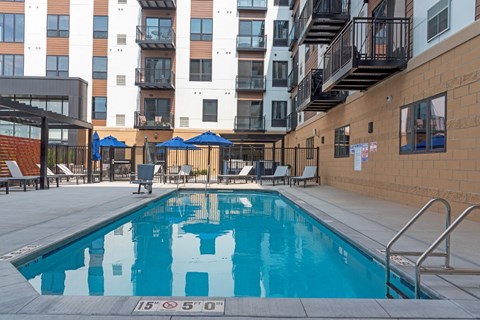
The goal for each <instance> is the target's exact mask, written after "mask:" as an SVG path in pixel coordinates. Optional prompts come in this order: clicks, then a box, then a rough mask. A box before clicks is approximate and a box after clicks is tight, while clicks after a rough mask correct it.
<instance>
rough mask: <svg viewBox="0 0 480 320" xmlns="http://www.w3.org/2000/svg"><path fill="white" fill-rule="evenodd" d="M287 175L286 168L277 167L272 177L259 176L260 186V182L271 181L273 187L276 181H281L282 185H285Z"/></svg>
mask: <svg viewBox="0 0 480 320" xmlns="http://www.w3.org/2000/svg"><path fill="white" fill-rule="evenodd" d="M287 174H288V166H278V167H277V168H276V169H275V172H274V173H273V175H265V176H260V184H262V180H272V182H273V185H275V181H276V180H283V184H285V180H286V179H287Z"/></svg>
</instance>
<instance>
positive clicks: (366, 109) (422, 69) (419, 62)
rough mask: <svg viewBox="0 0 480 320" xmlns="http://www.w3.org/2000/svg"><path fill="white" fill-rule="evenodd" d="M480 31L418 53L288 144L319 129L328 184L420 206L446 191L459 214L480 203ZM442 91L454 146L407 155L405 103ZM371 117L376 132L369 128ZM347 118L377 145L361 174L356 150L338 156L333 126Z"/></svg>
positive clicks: (361, 137)
mask: <svg viewBox="0 0 480 320" xmlns="http://www.w3.org/2000/svg"><path fill="white" fill-rule="evenodd" d="M479 34H480V23H478V22H475V23H474V24H472V25H471V26H469V27H467V28H465V29H464V30H462V31H460V32H459V33H457V34H456V35H455V36H454V37H452V38H451V39H450V40H446V41H444V42H442V43H441V44H439V45H438V46H435V47H433V48H432V49H430V50H428V51H427V52H425V53H424V54H422V55H421V56H418V57H415V58H414V59H412V60H411V61H410V62H409V65H408V68H407V70H405V71H403V72H401V73H399V74H396V75H394V76H392V77H391V78H389V79H387V80H385V81H383V82H381V83H379V84H377V85H376V86H375V87H373V88H370V89H369V90H368V91H366V92H356V93H355V94H353V95H352V96H350V97H349V98H348V99H347V102H346V103H345V104H341V105H339V106H337V107H335V108H334V109H332V110H331V111H329V112H328V114H320V115H317V116H316V117H314V118H312V119H310V120H309V121H308V122H306V123H305V124H302V125H301V126H300V127H298V128H297V130H296V131H295V132H293V133H291V134H289V135H288V136H287V139H286V142H287V143H286V146H289V147H294V146H297V145H298V144H300V146H302V147H303V146H305V139H306V138H308V137H311V136H313V135H314V130H313V129H316V132H317V136H315V147H316V146H320V173H321V176H322V183H323V184H328V185H332V186H335V187H339V188H342V189H346V190H351V191H354V192H359V193H362V194H367V195H371V196H376V197H379V198H384V199H388V200H392V201H398V202H402V203H407V204H413V205H422V204H424V203H426V202H427V201H428V200H429V199H431V198H432V197H444V198H446V199H448V200H449V201H450V202H451V204H452V206H453V210H454V211H453V212H454V213H455V214H457V215H458V213H459V212H460V210H463V209H465V208H466V207H467V205H470V204H480V105H479V103H480V49H479V48H480V36H478V35H479ZM442 92H446V94H447V133H446V135H447V151H446V152H443V153H430V154H415V155H400V154H399V122H400V107H402V106H404V105H406V104H409V103H412V102H415V101H418V100H422V99H424V98H428V97H431V96H434V95H437V94H439V93H442ZM387 96H392V100H391V101H390V102H387V101H386V97H387ZM370 121H373V133H368V132H367V126H368V122H370ZM347 124H350V143H351V144H358V143H366V142H373V141H376V142H377V143H378V152H377V153H370V154H369V159H368V162H364V163H362V171H360V172H358V171H354V163H353V161H354V157H353V155H351V156H350V157H349V158H334V157H333V152H334V150H333V143H334V130H335V128H338V127H342V126H344V125H347ZM321 136H324V137H325V143H324V144H321Z"/></svg>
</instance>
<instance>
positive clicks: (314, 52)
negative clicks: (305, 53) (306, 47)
mask: <svg viewBox="0 0 480 320" xmlns="http://www.w3.org/2000/svg"><path fill="white" fill-rule="evenodd" d="M311 69H318V46H316V45H312V46H310V56H309V57H308V59H307V61H306V62H305V74H307V73H308V72H309V71H310V70H311Z"/></svg>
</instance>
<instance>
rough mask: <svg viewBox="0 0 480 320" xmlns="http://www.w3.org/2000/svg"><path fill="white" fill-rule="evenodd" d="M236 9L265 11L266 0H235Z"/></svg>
mask: <svg viewBox="0 0 480 320" xmlns="http://www.w3.org/2000/svg"><path fill="white" fill-rule="evenodd" d="M237 9H238V10H255V11H267V0H237Z"/></svg>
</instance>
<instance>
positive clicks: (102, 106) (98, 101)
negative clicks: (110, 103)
mask: <svg viewBox="0 0 480 320" xmlns="http://www.w3.org/2000/svg"><path fill="white" fill-rule="evenodd" d="M92 106H93V107H92V119H94V120H106V119H107V97H93V103H92Z"/></svg>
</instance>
